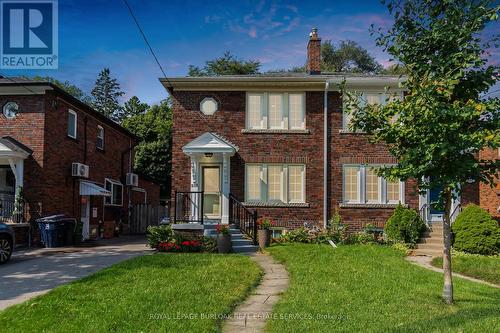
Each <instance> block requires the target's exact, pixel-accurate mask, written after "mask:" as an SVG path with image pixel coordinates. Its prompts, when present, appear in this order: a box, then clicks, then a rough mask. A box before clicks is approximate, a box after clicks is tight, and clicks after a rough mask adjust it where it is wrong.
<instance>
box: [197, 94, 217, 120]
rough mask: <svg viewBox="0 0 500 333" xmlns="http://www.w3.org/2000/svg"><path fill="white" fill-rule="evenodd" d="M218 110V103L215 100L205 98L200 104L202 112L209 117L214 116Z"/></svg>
mask: <svg viewBox="0 0 500 333" xmlns="http://www.w3.org/2000/svg"><path fill="white" fill-rule="evenodd" d="M217 109H218V105H217V101H216V100H215V99H213V98H210V97H207V98H204V99H203V100H202V101H201V103H200V110H201V112H203V114H205V115H207V116H211V115H213V114H214V113H215V112H216V111H217Z"/></svg>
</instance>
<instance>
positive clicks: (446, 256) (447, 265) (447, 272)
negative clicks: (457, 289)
mask: <svg viewBox="0 0 500 333" xmlns="http://www.w3.org/2000/svg"><path fill="white" fill-rule="evenodd" d="M443 194H444V196H443V197H444V217H443V241H444V249H443V271H444V286H443V300H444V301H445V303H446V304H452V303H453V281H452V277H451V221H450V214H451V200H452V197H451V189H450V188H449V187H447V188H446V189H444V193H443Z"/></svg>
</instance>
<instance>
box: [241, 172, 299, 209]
mask: <svg viewBox="0 0 500 333" xmlns="http://www.w3.org/2000/svg"><path fill="white" fill-rule="evenodd" d="M255 165H256V166H259V167H260V199H251V200H250V199H249V195H248V186H247V185H248V166H255ZM269 165H279V166H281V184H282V186H281V195H280V197H281V200H280V201H281V203H283V204H295V203H306V200H305V199H306V165H305V164H293V163H292V164H287V163H246V164H245V202H265V203H272V202H276V201H278V200H273V201H269V200H268V196H269V193H268V190H269V188H268V166H269ZM289 166H300V167H302V193H301V200H300V201H297V200H289V199H288V198H289V172H288V168H289Z"/></svg>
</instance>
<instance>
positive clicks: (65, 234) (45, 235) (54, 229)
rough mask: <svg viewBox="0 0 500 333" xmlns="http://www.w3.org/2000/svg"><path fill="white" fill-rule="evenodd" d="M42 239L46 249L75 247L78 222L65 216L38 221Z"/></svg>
mask: <svg viewBox="0 0 500 333" xmlns="http://www.w3.org/2000/svg"><path fill="white" fill-rule="evenodd" d="M37 223H38V228H39V229H40V238H41V240H42V243H43V244H44V245H45V247H48V248H52V247H61V246H68V245H73V233H74V229H75V226H76V220H75V219H73V218H68V217H66V216H65V215H53V216H47V217H43V218H41V219H38V220H37Z"/></svg>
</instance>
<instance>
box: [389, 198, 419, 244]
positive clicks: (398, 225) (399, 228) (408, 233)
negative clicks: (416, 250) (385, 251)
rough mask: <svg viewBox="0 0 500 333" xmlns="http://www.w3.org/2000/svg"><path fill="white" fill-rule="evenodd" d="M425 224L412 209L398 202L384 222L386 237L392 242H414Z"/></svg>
mask: <svg viewBox="0 0 500 333" xmlns="http://www.w3.org/2000/svg"><path fill="white" fill-rule="evenodd" d="M425 229H426V226H425V223H424V222H423V221H422V219H421V218H420V216H419V215H418V213H417V212H416V211H415V210H414V209H410V208H405V207H403V206H402V205H401V204H399V205H398V206H397V207H396V209H395V210H394V213H393V214H392V216H391V217H390V218H389V220H388V221H387V223H386V224H385V228H384V232H385V234H386V235H387V238H388V239H389V240H391V241H394V242H404V243H406V244H410V245H413V244H416V243H417V241H418V239H419V238H420V236H421V234H422V233H423V232H424V231H425Z"/></svg>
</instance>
